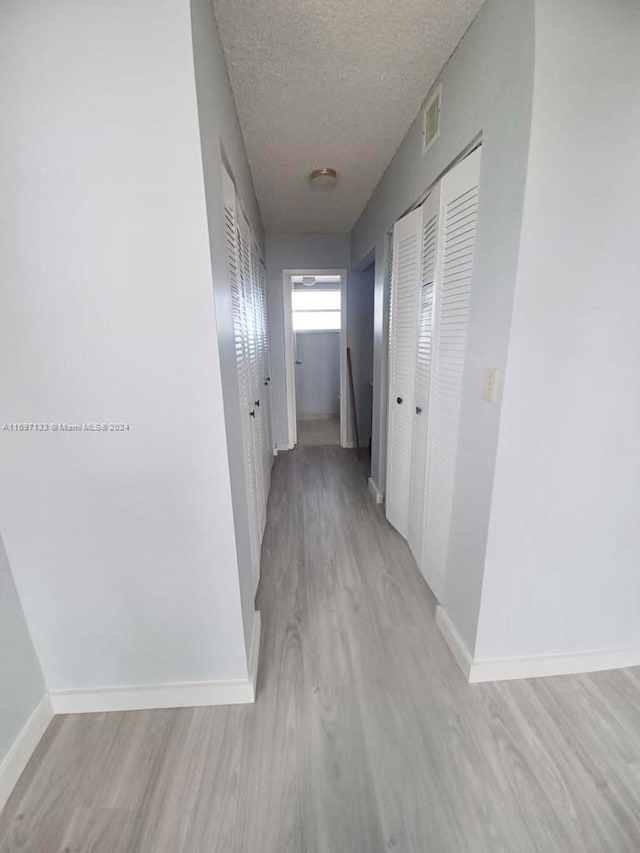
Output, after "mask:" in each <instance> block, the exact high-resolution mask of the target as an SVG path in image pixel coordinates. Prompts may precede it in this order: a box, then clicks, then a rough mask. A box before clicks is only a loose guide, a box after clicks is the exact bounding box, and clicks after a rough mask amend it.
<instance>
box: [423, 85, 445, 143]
mask: <svg viewBox="0 0 640 853" xmlns="http://www.w3.org/2000/svg"><path fill="white" fill-rule="evenodd" d="M441 107H442V83H438V85H437V86H436V87H435V89H434V90H433V92H432V93H431V95H430V96H429V99H428V100H427V103H426V104H425V106H424V110H423V112H422V154H423V156H424V155H425V154H426V153H427V151H428V150H429V149H430V148H431V146H432V145H433V143H434V142H435V141H436V139H437V138H438V137H439V136H440V111H441Z"/></svg>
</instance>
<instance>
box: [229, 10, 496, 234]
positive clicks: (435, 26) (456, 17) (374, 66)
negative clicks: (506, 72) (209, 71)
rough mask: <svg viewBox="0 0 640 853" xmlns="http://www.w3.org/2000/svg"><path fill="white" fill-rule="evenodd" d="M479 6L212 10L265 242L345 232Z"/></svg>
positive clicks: (357, 214)
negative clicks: (329, 174)
mask: <svg viewBox="0 0 640 853" xmlns="http://www.w3.org/2000/svg"><path fill="white" fill-rule="evenodd" d="M482 2H483V0H213V5H214V9H215V13H216V17H217V20H218V27H219V30H220V38H221V40H222V45H223V49H224V52H225V56H226V61H227V67H228V69H229V76H230V78H231V86H232V88H233V93H234V97H235V101H236V106H237V109H238V114H239V117H240V124H241V127H242V132H243V136H244V140H245V145H246V148H247V155H248V157H249V163H250V166H251V172H252V175H253V181H254V185H255V189H256V194H257V196H258V202H259V204H260V209H261V212H262V218H263V222H264V226H265V229H266V230H267V231H268V232H272V233H275V232H289V231H340V232H347V231H350V230H351V228H352V227H353V225H354V224H355V222H356V220H357V218H358V216H359V214H360V212H361V211H362V208H363V207H364V205H365V204H366V202H367V200H368V199H369V196H370V195H371V193H372V192H373V190H374V188H375V186H376V184H377V182H378V181H379V180H380V177H381V176H382V173H383V172H384V170H385V168H386V166H387V165H388V164H389V162H390V160H391V158H392V157H393V154H394V153H395V151H396V149H397V148H398V145H399V143H400V141H401V140H402V137H403V136H404V134H405V133H406V132H407V130H408V128H409V126H410V124H411V122H412V120H413V118H414V117H415V115H416V114H417V112H418V110H419V108H420V106H421V104H422V102H423V101H424V99H425V97H426V95H427V92H428V90H429V88H430V86H431V85H432V83H433V82H434V81H435V79H436V78H437V75H438V74H439V72H440V69H441V68H442V66H443V65H444V63H445V62H446V60H447V59H448V58H449V56H450V54H451V53H452V51H453V49H454V48H455V46H456V45H457V43H458V42H459V41H460V39H461V37H462V35H463V34H464V32H465V30H466V29H467V27H468V26H469V24H470V23H471V21H472V20H473V18H474V17H475V15H476V13H477V12H478V10H479V8H480V6H481V5H482ZM445 98H446V93H445ZM322 166H330V167H332V168H334V169H336V170H337V172H338V186H337V188H336V189H335V190H334V191H333V192H330V193H327V192H321V191H317V190H315V191H314V190H312V189H311V188H310V186H309V183H308V175H309V172H310V171H311V170H312V169H314V168H317V167H322Z"/></svg>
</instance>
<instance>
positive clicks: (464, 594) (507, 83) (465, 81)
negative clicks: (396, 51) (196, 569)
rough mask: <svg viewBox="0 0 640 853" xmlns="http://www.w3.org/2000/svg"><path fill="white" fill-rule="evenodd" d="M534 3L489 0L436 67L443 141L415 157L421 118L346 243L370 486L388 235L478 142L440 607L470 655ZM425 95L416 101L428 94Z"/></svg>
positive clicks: (378, 423)
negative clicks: (367, 413) (366, 271)
mask: <svg viewBox="0 0 640 853" xmlns="http://www.w3.org/2000/svg"><path fill="white" fill-rule="evenodd" d="M533 43H534V4H533V0H523V2H520V3H513V2H510V0H487V3H486V4H485V5H484V6H483V8H482V9H481V11H480V13H479V14H478V16H477V18H476V20H475V21H474V23H473V24H472V25H471V27H470V28H469V30H468V31H467V33H466V35H465V37H464V38H463V40H462V42H461V43H460V45H459V46H458V48H457V49H456V51H455V52H454V54H453V56H452V57H451V59H450V60H449V61H448V63H447V64H446V65H445V67H444V69H443V72H442V75H441V79H442V81H443V106H442V124H441V135H440V138H439V139H438V141H437V142H436V143H435V144H434V145H433V146H432V148H431V149H430V150H429V151H428V152H427V154H426V155H425V156H424V157H422V148H421V146H422V127H421V118H420V116H418V117H417V118H416V121H415V122H414V124H413V125H412V127H411V128H410V130H409V132H408V133H407V135H406V137H405V138H404V140H403V142H402V144H401V146H400V148H399V149H398V152H397V154H396V155H395V157H394V158H393V160H392V162H391V164H390V165H389V167H388V169H387V171H386V172H385V174H384V176H383V178H382V180H381V181H380V183H379V185H378V187H377V188H376V190H375V192H374V194H373V196H372V197H371V200H370V201H369V203H368V204H367V206H366V208H365V209H364V211H363V213H362V216H361V217H360V219H359V220H358V222H357V224H356V226H355V228H354V229H353V232H352V234H351V244H352V265H353V266H356V265H358V264H360V263H361V262H362V260H363V259H364V258H365V257H366V256H368V255H369V253H370V252H371V251H372V250H375V261H376V284H375V294H376V312H375V317H376V328H375V337H374V349H375V352H374V386H375V387H374V415H373V417H374V425H373V441H374V459H373V477H374V479H375V481H376V482H377V483H378V485H379V486H380V484H381V482H383V479H384V468H385V464H386V455H385V450H386V448H385V442H386V437H385V435H384V424H385V420H386V419H385V408H386V405H387V399H386V378H385V363H386V347H385V330H384V328H383V326H382V316H383V311H382V307H383V303H382V302H381V300H383V298H384V294H383V289H382V280H383V276H384V268H385V263H386V232H387V230H388V229H389V228H390V227H391V226H392V225H393V223H394V221H395V220H396V219H397V218H398V217H399V216H401V215H402V213H403V212H404V211H405V210H406V209H407V208H408V207H409V206H410V205H411V204H412V203H413V202H414V201H415V200H416V199H417V198H419V197H420V196H421V195H422V193H423V192H424V191H425V190H426V189H427V188H428V187H429V186H430V185H431V184H432V183H433V182H434V180H435V179H436V178H437V177H438V175H439V174H440V173H441V172H442V171H443V170H444V169H445V168H446V167H447V165H448V164H449V163H450V162H451V161H452V160H453V159H454V158H455V157H456V156H457V155H458V154H459V153H460V152H461V151H463V150H464V148H465V147H466V146H467V145H469V143H471V141H472V140H473V139H474V138H475V137H476V136H477V135H478V134H480V133H482V139H483V151H482V167H481V185H480V207H479V215H478V216H479V218H478V235H477V244H476V258H475V271H474V284H473V287H474V292H473V296H472V304H471V325H470V332H469V340H468V351H467V361H466V366H465V380H464V391H463V402H462V414H461V429H460V443H459V447H458V471H457V478H456V487H455V500H454V511H453V520H452V536H451V540H452V543H453V544H452V547H451V548H450V554H449V564H448V568H447V582H446V588H445V593H444V604H445V607H446V609H447V611H448V613H449V615H450V617H451V619H452V620H453V622H454V624H455V625H456V627H457V629H458V631H459V632H460V634H461V635H462V637H463V639H464V641H465V643H467V645H468V647H469V648H470V649H471V650H473V647H474V641H475V634H476V626H477V618H478V610H479V600H480V590H481V582H482V574H483V566H484V552H485V544H486V535H487V527H488V522H489V507H490V502H491V487H492V482H493V471H494V462H495V450H496V442H497V436H498V422H499V417H500V405H499V404H495V405H488V404H486V403H483V401H482V373H483V369H484V367H485V366H489V365H490V366H497V367H502V368H504V364H505V358H506V350H507V341H508V334H509V324H510V318H511V306H512V298H513V289H514V284H515V277H516V269H517V258H518V245H519V239H520V222H521V215H522V205H523V195H524V182H525V172H526V164H527V151H528V139H529V126H530V117H531V101H532V94H533V48H534V44H533ZM426 95H427V93H426V92H425V96H426Z"/></svg>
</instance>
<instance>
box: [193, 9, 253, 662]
mask: <svg viewBox="0 0 640 853" xmlns="http://www.w3.org/2000/svg"><path fill="white" fill-rule="evenodd" d="M191 19H192V28H193V57H194V65H195V77H196V91H197V98H198V117H199V126H200V141H201V146H202V162H203V169H204V181H205V195H206V202H207V220H208V225H209V247H210V256H211V270H212V274H213V291H214V295H215V307H216V311H215V314H216V320H217V333H218V349H219V353H220V368H221V377H222V389H223V395H224V416H225V427H226V430H225V440H226V450H227V455H228V460H229V470H230V473H231V490H232V498H233V515H234V521H235V542H236V550H237V561H238V562H237V565H238V570H239V579H240V592H241V598H242V616H243V625H244V635H245V643H246V647H247V649H249V644H250V642H251V634H252V630H253V620H254V609H255V608H254V598H255V582H254V579H253V572H252V567H251V552H250V545H249V543H250V541H251V536H250V528H249V514H248V502H247V494H246V487H245V482H246V481H245V476H244V461H243V459H244V457H243V449H242V424H241V417H242V416H243V413H241V410H240V399H239V391H238V378H237V372H236V360H235V340H234V330H233V313H232V306H231V292H230V287H229V272H228V265H227V247H226V237H225V224H224V203H223V197H222V159H221V146H222V150H223V151H224V157H225V159H226V165H227V168H228V169H229V171H230V172H231V174H232V176H233V179H234V183H235V186H236V193H237V196H238V197H239V199H240V201H241V203H242V206H243V208H244V210H245V212H246V214H247V216H248V217H249V221H250V223H251V227H252V230H253V233H254V235H255V237H256V239H257V240H258V242H259V243H260V245H261V246H263V244H264V234H263V231H262V222H261V220H260V213H259V211H258V205H257V202H256V198H255V194H254V192H253V185H252V183H251V175H250V174H249V166H248V163H247V158H246V154H245V150H244V143H243V141H242V135H241V133H240V125H239V123H238V118H237V115H236V111H235V106H234V102H233V96H232V94H231V87H230V85H229V81H228V77H227V70H226V66H225V63H224V56H223V54H222V48H221V46H220V40H219V38H218V31H217V27H216V22H215V18H214V15H213V8H212V6H211V0H191ZM245 416H246V413H245Z"/></svg>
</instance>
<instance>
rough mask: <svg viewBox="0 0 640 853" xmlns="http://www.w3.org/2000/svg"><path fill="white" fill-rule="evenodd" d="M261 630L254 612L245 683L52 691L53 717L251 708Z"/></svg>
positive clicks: (203, 683) (209, 682)
mask: <svg viewBox="0 0 640 853" xmlns="http://www.w3.org/2000/svg"><path fill="white" fill-rule="evenodd" d="M260 630H261V620H260V612H259V611H257V610H256V613H255V617H254V621H253V631H252V634H251V648H250V650H249V661H248V675H247V678H246V679H238V680H237V681H185V682H178V683H176V684H145V685H139V686H135V687H105V688H102V689H100V688H98V689H97V690H55V691H53V692H52V693H50V694H49V696H50V699H51V706H52V707H53V713H55V714H92V713H98V712H104V711H147V710H151V709H155V708H194V707H197V706H201V705H248V704H251V703H252V702H254V701H255V687H256V679H257V674H258V658H259V655H260Z"/></svg>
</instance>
